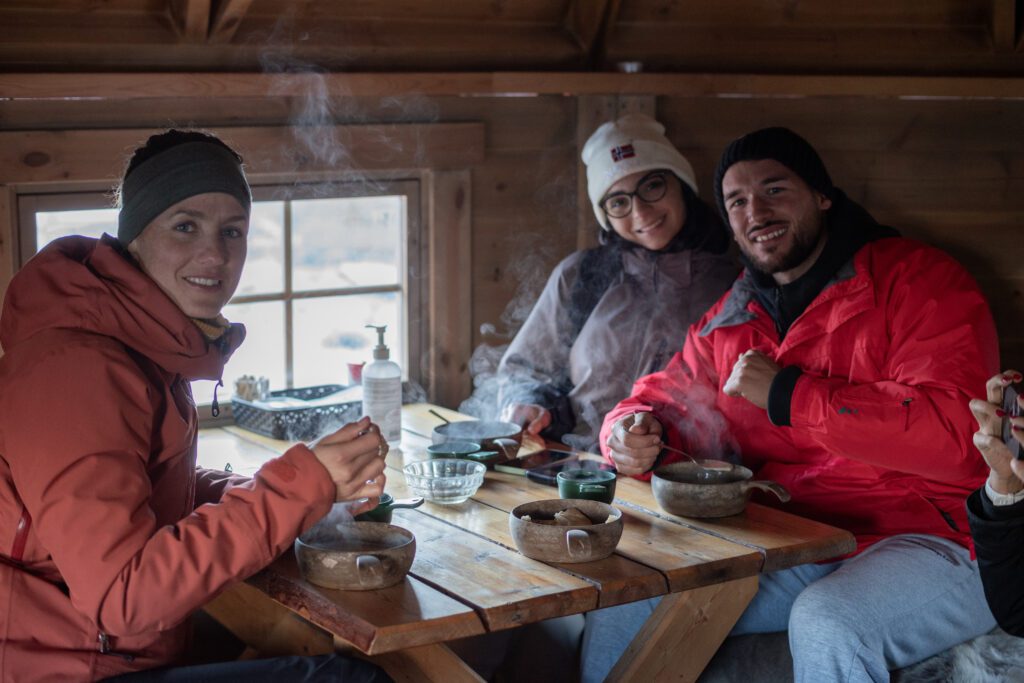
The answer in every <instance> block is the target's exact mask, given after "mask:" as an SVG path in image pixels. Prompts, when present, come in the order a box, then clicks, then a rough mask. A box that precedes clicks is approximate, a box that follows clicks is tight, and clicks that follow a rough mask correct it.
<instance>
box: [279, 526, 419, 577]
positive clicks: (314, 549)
mask: <svg viewBox="0 0 1024 683" xmlns="http://www.w3.org/2000/svg"><path fill="white" fill-rule="evenodd" d="M414 557H416V537H415V536H413V534H412V532H411V531H409V530H407V529H403V528H402V527H398V526H394V525H393V524H384V523H382V522H353V523H351V524H339V525H334V526H333V527H328V526H314V527H313V528H312V529H310V530H309V531H307V532H306V533H305V534H303V535H302V536H300V537H299V538H297V539H295V559H296V561H297V562H298V564H299V571H300V572H301V573H302V576H303V578H305V579H306V580H307V581H309V582H310V583H315V584H317V585H318V586H323V587H324V588H334V589H337V590H346V591H352V590H354V591H367V590H376V589H377V588H385V587H387V586H393V585H394V584H396V583H399V582H400V581H401V580H402V579H404V578H405V575H406V574H408V573H409V567H411V566H412V561H413V558H414Z"/></svg>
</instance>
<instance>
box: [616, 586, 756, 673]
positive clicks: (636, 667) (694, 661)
mask: <svg viewBox="0 0 1024 683" xmlns="http://www.w3.org/2000/svg"><path fill="white" fill-rule="evenodd" d="M756 593H757V577H756V576H750V577H747V578H744V579H737V580H735V581H729V582H728V583H719V584H715V585H713V586H705V587H704V588H695V589H693V590H689V591H684V592H682V593H672V594H670V595H666V596H665V597H664V598H662V599H661V602H660V603H658V606H657V608H656V609H655V610H654V613H653V614H652V615H651V616H650V617H649V618H648V619H647V621H646V622H644V625H643V628H641V629H640V632H639V633H637V634H636V637H635V638H633V642H631V643H630V644H629V647H627V648H626V651H625V652H624V653H623V654H622V657H620V658H619V661H618V662H617V663H616V664H615V667H614V668H613V669H612V670H611V673H609V674H608V678H606V679H605V681H606V683H608V682H609V681H695V680H697V677H698V676H700V674H701V672H702V671H703V670H704V667H706V666H707V664H708V662H709V661H710V660H711V657H712V656H713V655H714V654H715V651H717V650H718V647H719V646H720V645H721V644H722V641H723V640H725V637H726V636H727V635H729V631H731V630H732V627H733V626H734V625H735V624H736V622H737V621H738V620H739V618H740V615H742V614H743V611H744V610H745V609H746V608H747V605H749V604H750V601H751V600H752V599H753V598H754V595H755V594H756Z"/></svg>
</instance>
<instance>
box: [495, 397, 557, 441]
mask: <svg viewBox="0 0 1024 683" xmlns="http://www.w3.org/2000/svg"><path fill="white" fill-rule="evenodd" d="M501 419H502V420H504V421H505V422H512V423H515V424H517V425H519V426H520V427H522V428H523V429H525V430H526V431H527V432H529V433H530V434H533V435H534V436H537V435H539V434H540V433H541V432H542V431H543V430H545V429H547V428H548V427H549V426H551V411H550V410H548V409H547V408H545V407H543V406H539V405H537V404H536V403H513V404H511V405H509V406H507V407H506V408H505V410H503V411H502V413H501Z"/></svg>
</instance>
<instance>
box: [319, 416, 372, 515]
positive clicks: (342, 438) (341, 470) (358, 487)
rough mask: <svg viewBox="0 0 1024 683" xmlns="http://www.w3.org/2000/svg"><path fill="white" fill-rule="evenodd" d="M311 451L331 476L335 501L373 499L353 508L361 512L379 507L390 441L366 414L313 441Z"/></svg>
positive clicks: (357, 512)
mask: <svg viewBox="0 0 1024 683" xmlns="http://www.w3.org/2000/svg"><path fill="white" fill-rule="evenodd" d="M309 448H310V450H312V451H313V454H314V455H316V458H317V460H319V461H320V464H322V465H323V466H324V468H326V470H327V472H328V474H330V475H331V481H333V482H334V485H335V487H336V489H337V490H336V494H335V501H337V502H340V501H343V500H357V499H360V498H369V499H370V500H369V501H367V502H366V503H364V504H363V505H360V506H359V507H357V508H354V509H352V510H351V512H352V514H353V515H358V514H360V513H362V512H365V511H367V510H370V509H373V508H374V507H376V506H377V499H378V498H380V494H381V493H383V492H384V482H385V481H386V477H385V476H384V458H385V457H386V456H387V454H388V444H387V442H386V441H384V438H383V437H382V436H381V434H380V429H379V428H378V427H377V425H375V424H373V423H372V422H370V418H368V417H364V418H362V419H360V420H358V421H357V422H350V423H349V424H347V425H345V426H344V427H342V428H341V429H339V430H338V431H336V432H334V433H333V434H328V435H326V436H323V437H321V438H320V439H318V440H317V441H315V442H314V443H312V444H310V446H309Z"/></svg>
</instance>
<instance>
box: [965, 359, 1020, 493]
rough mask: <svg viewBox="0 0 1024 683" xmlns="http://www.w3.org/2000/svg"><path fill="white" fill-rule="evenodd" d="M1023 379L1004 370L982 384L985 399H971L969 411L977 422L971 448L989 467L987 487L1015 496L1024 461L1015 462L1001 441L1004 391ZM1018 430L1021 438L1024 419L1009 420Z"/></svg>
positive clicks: (1013, 371) (1017, 374)
mask: <svg viewBox="0 0 1024 683" xmlns="http://www.w3.org/2000/svg"><path fill="white" fill-rule="evenodd" d="M1022 379H1024V376H1022V375H1021V374H1020V373H1019V372H1017V371H1016V370H1005V371H1003V372H1001V373H1000V374H998V375H996V376H995V377H992V378H991V379H989V381H988V382H986V383H985V393H986V397H985V398H986V400H984V401H983V400H981V399H980V398H976V399H973V400H971V403H970V406H971V412H972V413H974V419H975V420H977V421H978V431H976V432H975V433H974V445H975V446H976V447H977V448H978V450H979V451H981V455H982V456H983V457H984V458H985V462H987V463H988V466H989V468H990V470H991V471H990V472H989V476H988V484H989V486H991V487H992V489H993V490H994V491H995V492H996V493H1003V494H1008V493H1016V492H1017V491H1020V490H1021V489H1024V461H1020V460H1017V459H1016V458H1014V457H1013V454H1012V453H1010V449H1009V448H1007V447H1006V444H1005V443H1004V442H1003V418H1004V417H1005V416H1006V414H1005V413H1004V412H1003V408H1002V406H1003V389H1005V388H1006V387H1007V386H1009V385H1010V384H1014V383H1016V382H1020V381H1021V380H1022ZM1020 400H1021V399H1020V398H1018V399H1017V402H1018V403H1020ZM1010 423H1011V424H1012V425H1014V426H1015V427H1017V428H1018V429H1017V430H1015V436H1016V437H1017V439H1022V438H1024V417H1014V418H1010Z"/></svg>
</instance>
